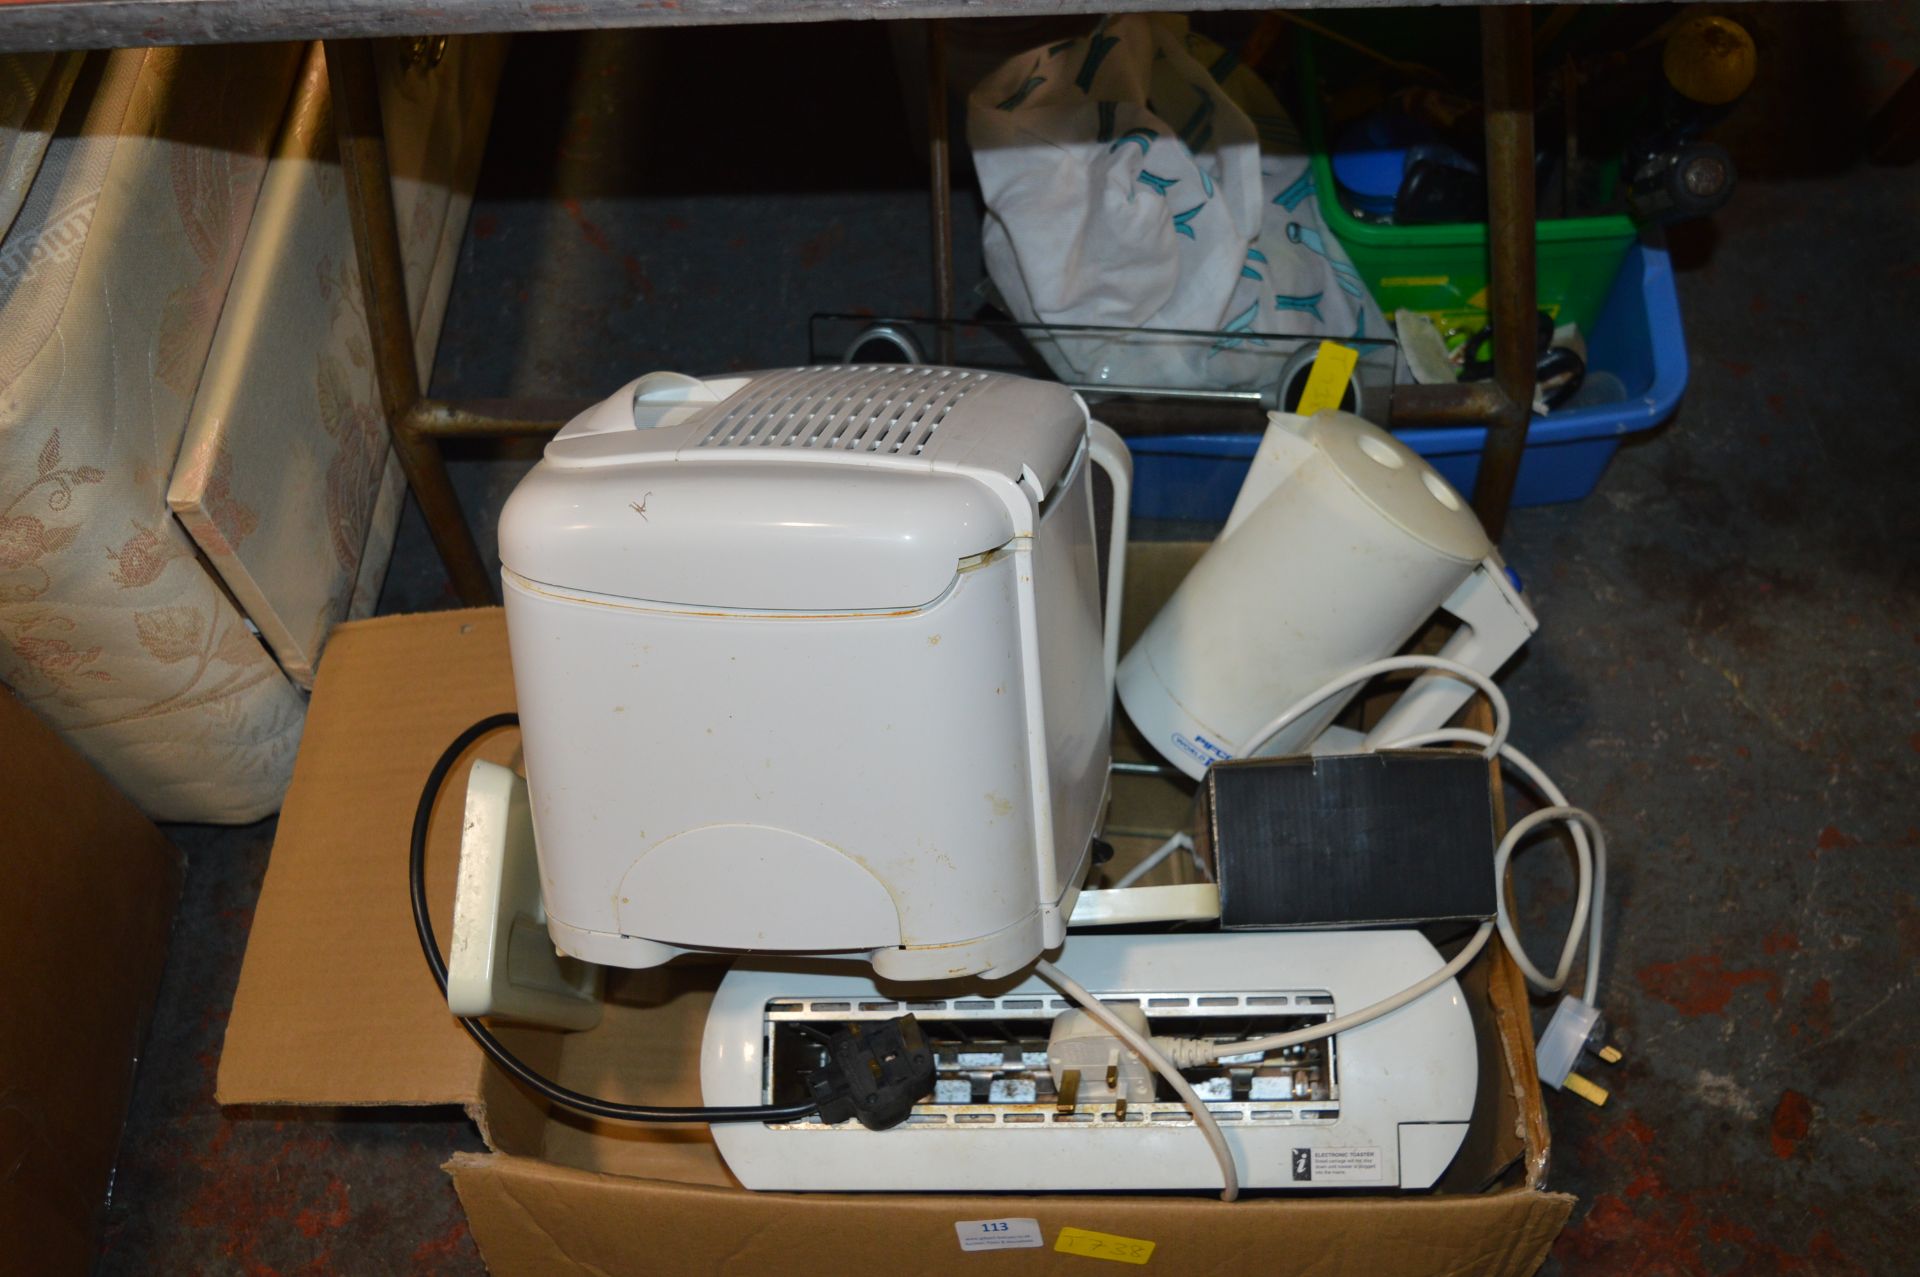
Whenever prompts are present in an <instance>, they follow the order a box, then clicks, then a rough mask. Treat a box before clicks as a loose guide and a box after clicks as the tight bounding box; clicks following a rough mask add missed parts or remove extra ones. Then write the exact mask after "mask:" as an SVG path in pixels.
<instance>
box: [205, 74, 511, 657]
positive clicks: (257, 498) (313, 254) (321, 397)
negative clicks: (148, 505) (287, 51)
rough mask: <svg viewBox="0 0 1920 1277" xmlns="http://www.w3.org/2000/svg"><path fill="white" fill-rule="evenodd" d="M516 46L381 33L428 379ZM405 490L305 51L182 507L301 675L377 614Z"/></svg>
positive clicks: (208, 552)
mask: <svg viewBox="0 0 1920 1277" xmlns="http://www.w3.org/2000/svg"><path fill="white" fill-rule="evenodd" d="M504 50H505V41H504V39H502V38H499V37H480V38H475V39H454V40H450V41H449V42H448V43H447V46H446V49H445V53H444V56H443V57H441V58H440V59H439V60H438V61H436V62H434V63H432V64H430V65H429V64H427V63H425V62H423V61H418V60H410V59H408V58H407V56H406V52H405V46H404V45H402V44H400V43H397V42H394V43H389V44H386V45H382V46H380V50H379V55H378V57H379V65H378V70H379V76H380V82H381V107H382V116H383V118H384V121H385V125H386V132H387V140H388V151H389V156H390V161H391V164H392V166H393V171H394V183H393V185H394V202H395V213H396V219H397V221H398V223H399V226H400V232H401V253H402V257H403V262H404V265H405V268H406V276H407V297H408V305H409V309H410V312H411V314H412V317H413V320H414V331H415V356H416V359H417V362H418V365H419V369H420V376H421V379H422V381H423V382H424V381H425V380H426V379H427V377H428V376H429V374H430V371H431V369H432V365H433V349H434V345H435V343H436V341H437V340H438V337H439V332H440V324H441V320H442V318H443V316H444V315H445V312H446V300H447V294H448V291H449V289H450V287H451V284H452V279H453V265H454V260H455V258H456V257H457V255H458V252H459V246H460V239H461V235H462V233H463V232H464V230H465V226H466V218H467V210H468V207H469V205H470V202H471V198H472V189H473V182H474V180H475V177H476V176H477V174H478V172H479V167H480V159H481V151H482V149H483V147H484V145H485V141H486V134H487V126H488V123H489V121H490V117H491V114H492V104H493V93H494V87H495V84H496V82H497V81H498V78H499V72H500V63H501V59H502V56H503V54H504ZM404 495H405V485H404V480H403V479H402V477H401V475H400V471H399V467H398V463H397V462H396V461H395V460H394V458H393V453H392V449H391V447H390V446H389V445H388V440H387V425H386V421H385V419H384V417H383V416H382V414H381V412H380V408H379V399H378V394H377V392H376V390H375V387H374V381H373V368H372V362H371V358H370V354H369V350H368V344H367V327H366V315H365V308H364V305H363V302H362V298H361V293H360V279H359V268H358V265H357V263H356V259H355V257H354V248H353V237H352V230H351V227H350V226H349V224H348V220H347V210H346V198H345V193H344V191H343V190H342V187H341V177H340V170H339V166H338V159H337V155H336V152H335V147H334V135H333V121H332V113H331V107H330V104H329V100H328V91H327V77H326V64H325V60H324V57H323V56H322V54H321V51H320V47H319V46H318V45H315V46H313V47H312V49H311V50H310V52H309V55H308V58H307V61H306V63H305V65H304V66H303V68H302V70H301V74H300V78H299V82H298V84H297V85H296V86H295V89H294V94H293V105H292V107H291V108H290V110H289V111H288V115H287V123H286V127H285V128H284V129H283V130H282V132H281V136H280V141H279V143H278V145H277V146H276V148H275V152H274V158H273V162H272V165H271V166H270V168H269V170H268V174H267V179H266V184H265V186H264V188H263V189H262V191H261V195H260V201H259V205H258V208H257V209H256V210H255V214H254V219H253V226H252V229H251V230H250V231H249V233H248V238H247V243H246V248H245V251H244V252H243V253H242V255H241V259H240V264H239V267H238V268H237V269H236V271H235V273H234V278H233V286H232V289H231V291H230V293H229V295H228V298H227V304H226V311H225V314H224V315H223V317H222V319H221V322H220V327H219V331H218V333H217V335H216V336H215V339H214V344H213V351H212V354H211V355H210V356H209V357H208V360H207V367H206V373H205V375H204V376H203V378H202V379H201V383H200V390H199V395H198V397H197V399H196V400H195V402H194V407H193V413H192V417H191V420H190V424H189V427H188V431H187V437H186V442H185V445H184V447H183V449H182V452H181V458H180V466H179V469H178V470H177V472H176V473H175V475H174V477H173V483H172V485H171V487H170V489H169V491H168V503H169V505H170V506H171V507H172V508H173V510H174V512H175V513H176V514H177V515H178V516H179V517H180V521H181V522H182V524H184V525H185V526H186V528H187V530H188V531H189V532H190V533H191V534H192V536H193V538H194V540H195V541H196V542H197V543H198V544H199V547H200V550H201V552H202V553H203V554H204V555H205V557H206V559H207V561H208V562H209V563H210V564H211V565H212V566H213V568H214V570H215V571H217V572H218V573H219V574H220V576H221V577H222V578H223V579H224V580H225V582H226V584H227V586H228V588H229V589H231V590H232V592H233V595H234V597H235V598H236V599H237V600H239V602H240V604H241V605H242V606H243V607H244V608H245V609H246V612H247V615H248V617H249V618H250V619H251V620H252V621H253V622H254V624H255V625H257V626H258V627H259V630H260V633H261V636H262V637H263V638H264V639H265V640H266V642H267V645H268V646H269V648H271V649H272V651H273V653H274V655H275V656H276V657H277V658H278V659H279V662H280V664H281V666H282V668H284V669H285V670H286V671H287V673H288V675H289V676H290V677H291V678H292V679H293V680H294V681H295V682H296V683H298V684H300V685H301V686H303V687H310V686H312V683H313V676H314V672H315V670H316V668H317V666H318V663H319V659H320V653H321V649H322V646H323V645H324V643H325V640H326V635H327V633H328V631H329V630H331V629H332V628H333V626H334V625H335V624H337V623H338V622H340V621H341V620H343V619H345V618H346V617H347V616H349V615H356V614H357V615H365V614H367V613H370V612H371V610H372V606H373V602H374V599H375V597H376V596H377V595H378V593H379V586H380V581H381V578H382V576H383V574H384V571H385V567H386V561H387V558H388V556H389V555H390V553H391V551H392V543H393V536H394V531H395V528H396V526H397V524H398V522H399V517H400V506H401V501H402V499H403V497H404Z"/></svg>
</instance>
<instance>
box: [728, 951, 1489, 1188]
mask: <svg viewBox="0 0 1920 1277" xmlns="http://www.w3.org/2000/svg"><path fill="white" fill-rule="evenodd" d="M1056 961H1057V963H1058V965H1059V966H1060V967H1061V969H1062V970H1064V971H1066V972H1067V973H1068V974H1070V975H1072V976H1073V977H1074V978H1075V979H1076V980H1078V981H1080V982H1081V983H1082V984H1084V985H1085V986H1086V987H1087V988H1088V989H1089V990H1091V991H1092V992H1093V993H1094V994H1095V995H1096V996H1099V997H1102V998H1110V997H1132V998H1141V997H1148V996H1151V995H1155V994H1198V993H1236V994H1240V993H1258V994H1267V995H1280V994H1287V995H1290V996H1291V995H1296V994H1300V993H1309V994H1317V995H1329V996H1331V998H1332V1004H1331V1005H1330V1006H1329V1005H1318V1006H1315V1007H1314V1008H1313V1010H1314V1011H1316V1012H1319V1011H1325V1012H1328V1013H1330V1014H1339V1013H1343V1012H1346V1011H1354V1010H1358V1009H1360V1008H1361V1007H1363V1006H1366V1005H1368V1004H1370V1003H1372V1002H1376V1001H1378V1000H1380V999H1381V998H1384V997H1387V996H1389V995H1390V994H1393V993H1395V992H1397V991H1399V990H1400V989H1403V988H1405V987H1406V986H1407V985H1409V984H1412V983H1414V982H1415V981H1417V980H1419V979H1420V978H1421V977H1422V976H1424V975H1427V974H1429V973H1430V972H1432V971H1434V970H1436V969H1438V968H1439V967H1440V966H1441V965H1442V962H1441V959H1440V955H1439V954H1438V953H1436V952H1435V951H1434V949H1433V946H1432V945H1430V944H1428V943H1427V941H1426V940H1425V939H1424V938H1423V937H1421V936H1420V935H1419V934H1418V933H1417V932H1411V931H1373V932H1284V933H1282V932H1264V933H1242V934H1234V935H1221V934H1212V935H1154V936H1106V935H1075V936H1073V937H1072V938H1071V939H1069V940H1068V942H1067V944H1066V947H1065V950H1064V951H1063V952H1062V954H1061V956H1060V957H1059V958H1058V959H1057V960H1056ZM855 972H856V969H854V968H850V967H839V966H827V965H825V964H822V965H820V966H819V967H818V968H817V969H797V968H795V967H791V966H789V967H787V968H784V969H782V968H779V967H777V966H772V965H769V966H755V965H752V964H751V963H750V962H747V961H743V962H741V963H739V964H736V965H735V966H734V968H733V970H732V971H731V972H729V973H728V975H727V977H726V979H725V980H724V981H722V983H721V985H720V989H719V991H718V992H717V993H716V994H715V996H714V1001H713V1006H712V1009H711V1010H710V1011H709V1013H708V1016H707V1028H706V1034H705V1037H704V1040H703V1043H702V1047H701V1068H700V1081H701V1092H702V1095H703V1097H704V1099H705V1101H706V1103H708V1104H757V1103H764V1102H765V1100H766V1095H765V1079H764V1072H765V1061H764V1059H763V1058H762V1050H763V1049H764V1044H765V1028H764V1024H765V1011H766V1005H767V1003H768V1002H769V1001H772V1000H779V999H790V998H801V997H807V998H830V999H843V1000H846V1001H848V1002H851V1003H857V1002H858V1001H860V1000H862V999H873V998H888V999H892V998H900V997H903V996H912V992H913V991H911V990H902V989H900V988H898V987H894V986H888V988H887V989H885V990H881V989H879V988H877V987H876V986H875V984H874V982H873V981H872V980H871V979H870V978H868V977H866V976H863V975H859V974H856V973H855ZM963 987H964V986H963ZM995 992H996V993H1003V992H1004V993H1012V994H1018V995H1027V994H1031V995H1033V996H1034V997H1037V998H1045V999H1052V998H1055V997H1057V996H1058V995H1057V993H1056V991H1055V990H1053V989H1052V988H1051V987H1049V986H1048V985H1046V984H1045V983H1043V982H1041V981H1039V980H1037V979H1028V980H1025V981H1022V982H1021V983H1020V984H1019V985H1018V986H1016V987H1015V988H1013V989H1012V990H1002V989H998V988H996V989H995ZM928 993H930V994H931V995H933V996H938V997H952V996H956V993H955V989H954V986H952V985H947V986H943V987H938V988H935V989H930V990H928ZM959 996H964V993H962V994H960V995H959ZM1335 1053H1336V1073H1337V1079H1338V1084H1339V1094H1338V1098H1337V1101H1331V1102H1329V1103H1328V1104H1327V1106H1326V1107H1327V1108H1329V1109H1331V1108H1334V1107H1337V1108H1338V1110H1339V1116H1338V1117H1337V1118H1336V1119H1335V1120H1332V1121H1299V1120H1294V1121H1259V1122H1250V1121H1228V1122H1223V1123H1222V1130H1223V1132H1224V1133H1225V1135H1226V1139H1227V1142H1228V1144H1229V1145H1230V1146H1231V1147H1232V1148H1233V1151H1234V1156H1235V1158H1236V1161H1237V1163H1238V1165H1239V1167H1240V1172H1241V1182H1242V1184H1243V1185H1245V1186H1247V1187H1257V1188H1286V1189H1300V1190H1313V1189H1329V1190H1333V1191H1346V1192H1350V1191H1352V1190H1353V1189H1354V1188H1356V1187H1368V1186H1371V1187H1378V1188H1393V1187H1401V1188H1409V1189H1419V1188H1427V1187H1430V1186H1431V1185H1432V1184H1433V1182H1434V1181H1435V1180H1436V1179H1437V1178H1439V1176H1440V1174H1441V1172H1443V1171H1444V1170H1445V1169H1446V1167H1447V1165H1448V1163H1450V1162H1451V1161H1452V1159H1453V1156H1454V1154H1455V1153H1456V1152H1458V1150H1459V1147H1460V1141H1461V1140H1462V1139H1463V1138H1464V1137H1465V1134H1466V1130H1467V1123H1468V1121H1469V1119H1470V1118H1471V1116H1472V1113H1473V1097H1474V1091H1475V1088H1476V1086H1477V1084H1478V1074H1479V1068H1478V1064H1477V1062H1476V1060H1477V1055H1476V1051H1475V1045H1474V1034H1473V1023H1472V1019H1471V1016H1470V1014H1469V1012H1468V1010H1467V1007H1466V1003H1465V1001H1464V1000H1463V998H1462V996H1461V994H1460V990H1459V986H1458V985H1457V984H1455V983H1453V982H1448V983H1447V984H1445V985H1443V986H1441V987H1440V988H1438V989H1436V990H1434V992H1433V993H1431V994H1430V995H1428V996H1427V997H1424V998H1421V999H1420V1000H1419V1001H1417V1002H1414V1003H1411V1004H1409V1005H1408V1006H1406V1007H1403V1008H1402V1009H1400V1010H1399V1011H1396V1012H1394V1013H1393V1014H1392V1015H1388V1016H1384V1017H1382V1018H1380V1019H1378V1020H1375V1021H1372V1022H1371V1023H1368V1024H1364V1025H1361V1026H1360V1027H1358V1028H1355V1029H1350V1030H1348V1031H1347V1032H1345V1033H1342V1034H1340V1035H1338V1037H1337V1038H1336V1039H1335ZM1045 1107H1046V1108H1047V1109H1050V1108H1051V1105H1047V1106H1045ZM713 1138H714V1143H715V1144H716V1145H718V1147H719V1149H720V1153H721V1156H722V1157H724V1158H725V1159H726V1162H727V1167H728V1169H729V1170H731V1171H732V1172H733V1174H734V1175H735V1176H736V1177H737V1178H738V1179H739V1180H740V1182H741V1183H742V1184H744V1185H746V1186H747V1187H748V1188H752V1189H766V1190H782V1191H787V1190H800V1191H805V1190H821V1191H831V1190H847V1191H897V1192H939V1191H965V1192H995V1191H1004V1192H1028V1191H1044V1190H1058V1189H1087V1190H1126V1189H1217V1188H1218V1187H1219V1185H1220V1168H1219V1166H1218V1165H1217V1164H1216V1163H1215V1161H1214V1159H1213V1155H1212V1153H1211V1151H1210V1150H1209V1149H1208V1147H1207V1143H1206V1141H1205V1140H1204V1139H1202V1138H1201V1136H1200V1133H1199V1132H1198V1131H1196V1130H1195V1129H1194V1128H1193V1126H1192V1124H1191V1121H1154V1122H1142V1123H1128V1124H1125V1125H1116V1124H1114V1123H1111V1122H1094V1123H1088V1124H1082V1125H1072V1124H1063V1123H1056V1122H1052V1121H1042V1122H1035V1123H1031V1124H1019V1125H998V1124H991V1125H989V1124H982V1125H916V1124H911V1123H910V1124H908V1125H904V1126H898V1127H895V1128H893V1129H892V1130H888V1131H878V1132H876V1131H869V1130H867V1129H865V1128H864V1127H862V1126H860V1125H859V1123H857V1122H847V1123H844V1124H842V1125H840V1126H835V1127H825V1128H821V1127H808V1128H793V1127H770V1126H764V1125H760V1124H755V1123H727V1124H725V1125H720V1126H716V1127H714V1128H713ZM1302 1148H1305V1149H1310V1150H1314V1151H1315V1152H1325V1151H1328V1150H1334V1149H1369V1150H1377V1165H1378V1167H1379V1179H1378V1180H1377V1181H1373V1182H1371V1183H1370V1184H1357V1183H1355V1182H1354V1181H1351V1180H1345V1181H1340V1182H1327V1181H1324V1180H1322V1181H1307V1182H1301V1181H1296V1180H1294V1179H1293V1178H1292V1166H1293V1154H1294V1151H1295V1150H1297V1149H1302Z"/></svg>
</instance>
